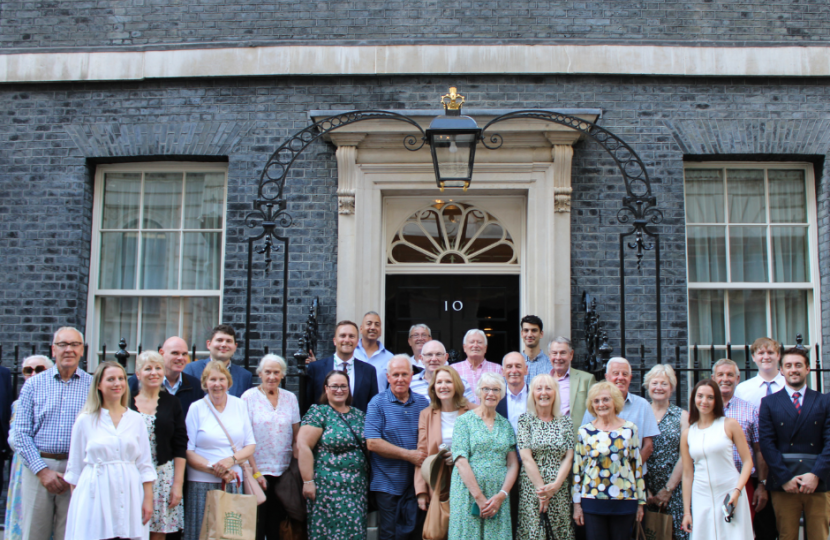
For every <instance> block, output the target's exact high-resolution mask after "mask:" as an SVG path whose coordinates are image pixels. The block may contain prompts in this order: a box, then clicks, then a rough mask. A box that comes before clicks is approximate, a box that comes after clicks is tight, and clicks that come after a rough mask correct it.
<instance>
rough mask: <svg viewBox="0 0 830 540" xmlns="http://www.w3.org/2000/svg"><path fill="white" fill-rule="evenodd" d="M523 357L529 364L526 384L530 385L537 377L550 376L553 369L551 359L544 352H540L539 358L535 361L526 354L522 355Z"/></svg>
mask: <svg viewBox="0 0 830 540" xmlns="http://www.w3.org/2000/svg"><path fill="white" fill-rule="evenodd" d="M522 356H524V357H525V363H526V364H527V377H525V383H527V384H530V381H532V380H533V377H535V376H536V375H549V374H550V370H552V369H553V364H551V363H550V358H549V357H548V355H546V354H545V353H544V352H542V351H539V356H537V357H536V358H534V359H533V360H531V359H530V358H528V357H527V355H526V354H525V353H522Z"/></svg>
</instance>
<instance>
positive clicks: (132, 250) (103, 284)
mask: <svg viewBox="0 0 830 540" xmlns="http://www.w3.org/2000/svg"><path fill="white" fill-rule="evenodd" d="M137 239H138V233H134V232H128V233H120V232H117V233H116V232H112V233H101V262H100V269H99V271H98V287H99V288H101V289H135V270H136V263H135V258H136V248H137V247H138V244H137Z"/></svg>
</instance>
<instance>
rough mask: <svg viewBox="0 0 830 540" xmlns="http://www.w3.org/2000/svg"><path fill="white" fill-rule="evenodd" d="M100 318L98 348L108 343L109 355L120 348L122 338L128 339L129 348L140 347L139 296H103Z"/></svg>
mask: <svg viewBox="0 0 830 540" xmlns="http://www.w3.org/2000/svg"><path fill="white" fill-rule="evenodd" d="M99 320H100V330H99V331H98V349H99V350H101V349H102V348H103V346H104V345H106V346H107V353H108V354H107V356H109V354H110V353H114V352H115V351H117V350H118V342H119V341H120V340H121V338H124V339H126V340H127V349H128V350H135V349H136V347H138V343H136V336H137V330H138V298H120V297H104V298H101V311H100V312H99Z"/></svg>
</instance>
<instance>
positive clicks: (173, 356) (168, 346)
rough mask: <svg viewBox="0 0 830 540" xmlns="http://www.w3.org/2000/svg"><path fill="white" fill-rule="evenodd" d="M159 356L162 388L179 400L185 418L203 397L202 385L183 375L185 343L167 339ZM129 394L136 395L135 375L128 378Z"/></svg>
mask: <svg viewBox="0 0 830 540" xmlns="http://www.w3.org/2000/svg"><path fill="white" fill-rule="evenodd" d="M159 354H160V355H161V356H162V357H163V358H164V381H162V386H163V387H164V389H165V390H167V392H168V393H170V394H172V395H174V396H176V397H177V398H179V403H181V404H182V411H183V412H184V415H185V416H187V411H188V410H189V409H190V406H191V405H192V404H193V403H195V402H196V401H198V400H200V399H202V398H203V397H204V396H205V392H204V390H202V383H201V381H200V380H199V379H197V378H196V377H194V376H192V375H188V374H187V373H184V367H185V366H186V365H187V364H188V360H189V353H188V350H187V342H186V341H185V340H183V339H182V338H180V337H178V336H173V337H169V338H167V341H165V342H164V343H163V344H162V346H161V348H160V349H159ZM129 383H130V393H131V394H132V395H136V394H137V393H138V379H137V378H136V376H135V375H133V376H132V377H130V380H129Z"/></svg>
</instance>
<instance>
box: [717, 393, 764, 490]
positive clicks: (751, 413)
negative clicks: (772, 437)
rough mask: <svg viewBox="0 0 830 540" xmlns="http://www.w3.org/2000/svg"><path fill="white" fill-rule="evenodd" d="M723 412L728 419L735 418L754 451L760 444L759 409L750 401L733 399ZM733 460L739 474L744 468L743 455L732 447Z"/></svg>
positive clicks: (724, 407)
mask: <svg viewBox="0 0 830 540" xmlns="http://www.w3.org/2000/svg"><path fill="white" fill-rule="evenodd" d="M723 412H724V414H726V416H727V417H728V418H734V419H735V420H737V421H738V423H739V424H740V425H741V429H742V430H744V435H746V442H747V444H749V449H750V450H752V445H753V444H755V443H757V442H759V440H760V439H759V438H758V409H757V408H756V407H755V406H754V405H752V403H750V402H748V401H744V400H742V399H741V398H738V397H734V396H733V397H732V399H730V400H729V402H728V403H727V404H726V405H724V406H723ZM732 459H733V460H734V461H735V467H736V468H737V469H738V472H741V469H742V468H743V466H744V462H743V461H742V460H741V455H740V454H739V453H738V447H737V446H734V445H733V446H732ZM752 473H753V474H755V467H753V468H752Z"/></svg>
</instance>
